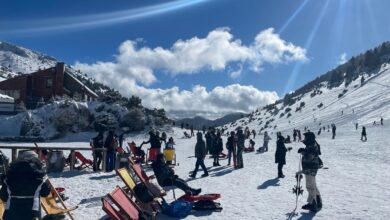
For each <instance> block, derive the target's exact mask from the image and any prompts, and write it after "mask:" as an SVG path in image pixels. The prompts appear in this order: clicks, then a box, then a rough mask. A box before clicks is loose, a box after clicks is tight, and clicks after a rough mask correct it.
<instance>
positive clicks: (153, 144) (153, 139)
mask: <svg viewBox="0 0 390 220" xmlns="http://www.w3.org/2000/svg"><path fill="white" fill-rule="evenodd" d="M149 143H150V148H158V149H161V142H160V137H159V136H158V135H156V134H154V133H153V131H149V140H148V141H144V142H142V144H141V145H144V144H149Z"/></svg>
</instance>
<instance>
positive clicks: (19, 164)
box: [0, 158, 51, 220]
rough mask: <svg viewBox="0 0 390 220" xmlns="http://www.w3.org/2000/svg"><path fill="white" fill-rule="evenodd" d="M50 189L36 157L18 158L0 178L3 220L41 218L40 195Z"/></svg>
mask: <svg viewBox="0 0 390 220" xmlns="http://www.w3.org/2000/svg"><path fill="white" fill-rule="evenodd" d="M50 191H51V188H50V184H49V183H48V182H47V177H46V174H45V171H44V169H43V165H42V163H41V162H40V161H39V160H38V158H29V159H18V160H16V161H14V162H12V163H11V165H10V167H9V170H8V172H7V174H6V175H5V177H4V178H3V179H2V187H1V190H0V199H1V200H2V201H3V202H4V203H6V205H5V212H4V215H3V220H32V219H33V218H38V219H40V218H41V204H40V197H41V196H42V197H46V196H48V195H49V193H50Z"/></svg>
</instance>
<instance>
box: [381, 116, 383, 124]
mask: <svg viewBox="0 0 390 220" xmlns="http://www.w3.org/2000/svg"><path fill="white" fill-rule="evenodd" d="M381 125H383V117H381Z"/></svg>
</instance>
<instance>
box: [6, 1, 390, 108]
mask: <svg viewBox="0 0 390 220" xmlns="http://www.w3.org/2000/svg"><path fill="white" fill-rule="evenodd" d="M388 8H390V1H387V0H291V1H290V0H289V1H286V0H272V1H268V0H243V1H238V0H176V1H156V0H154V1H152V0H143V1H141V0H139V1H137V0H132V1H125V0H123V1H109V4H108V2H107V1H103V0H83V1H75V0H67V1H57V0H43V1H39V4H37V3H36V2H35V1H7V2H3V3H2V7H1V8H0V41H7V42H10V43H14V44H17V45H20V46H23V47H26V48H30V49H33V50H37V51H40V52H44V53H46V54H49V55H51V56H54V57H56V58H58V59H60V60H63V61H65V62H66V63H68V64H71V65H75V67H77V68H79V69H81V70H83V71H85V72H87V73H88V74H90V75H91V76H93V77H95V78H97V79H98V80H101V81H103V82H105V83H107V84H109V85H111V86H113V87H116V88H117V89H118V90H119V91H121V92H122V93H124V95H129V94H136V95H139V96H141V98H143V99H144V104H145V105H147V106H149V107H152V106H153V105H154V106H157V107H165V108H167V109H168V110H171V111H172V112H173V111H174V110H177V111H193V112H202V111H204V112H209V111H210V112H212V113H216V114H222V113H225V112H230V111H233V110H241V111H248V110H252V109H254V108H255V107H256V106H260V105H264V104H267V103H269V102H272V101H273V100H274V99H275V98H277V97H282V96H283V95H284V94H285V93H286V92H289V91H291V90H294V89H297V88H299V87H300V86H302V85H304V84H305V83H307V82H308V81H310V80H312V79H314V78H315V77H316V76H319V75H321V74H323V73H325V72H326V71H328V70H330V69H332V68H334V67H335V66H337V65H338V63H339V62H341V60H345V59H349V58H350V57H351V56H353V55H357V54H359V53H361V52H364V51H365V50H367V49H370V48H373V47H375V46H377V45H379V44H381V43H382V42H383V41H386V40H389V39H390V24H389V21H390V14H389V13H388ZM259 35H260V37H259V38H260V39H259V40H255V38H256V36H259ZM256 39H257V38H256ZM197 40H199V42H198V41H197ZM194 41H195V42H194ZM216 41H218V42H216ZM180 42H182V44H180ZM219 42H221V45H219V44H218V43H219ZM275 42H276V43H275ZM198 44H199V45H200V46H197V45H198ZM121 45H122V46H121ZM174 45H175V46H174ZM215 45H219V46H215ZM120 47H121V48H122V52H119V51H118V50H119V48H120ZM156 48H157V49H156ZM175 48H176V49H175ZM199 48H203V49H205V50H206V51H208V53H206V52H205V53H201V54H198V55H196V54H197V50H198V49H199ZM273 52H274V54H269V53H273ZM302 53H303V54H302ZM183 54H185V55H183ZM194 54H195V55H194ZM165 56H166V57H165ZM341 58H344V59H341ZM165 62H166V63H165ZM141 64H142V65H141ZM181 65H183V67H181ZM112 69H115V70H112ZM216 87H217V89H216ZM274 92H276V93H274ZM232 93H233V94H232ZM251 94H252V95H251ZM276 94H277V95H276ZM198 98H199V100H196V99H198Z"/></svg>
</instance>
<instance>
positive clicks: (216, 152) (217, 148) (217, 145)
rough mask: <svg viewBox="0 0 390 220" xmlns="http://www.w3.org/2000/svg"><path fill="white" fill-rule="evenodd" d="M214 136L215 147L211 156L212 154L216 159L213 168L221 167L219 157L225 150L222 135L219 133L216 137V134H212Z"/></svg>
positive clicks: (213, 146) (211, 151) (211, 150)
mask: <svg viewBox="0 0 390 220" xmlns="http://www.w3.org/2000/svg"><path fill="white" fill-rule="evenodd" d="M212 135H213V145H212V148H211V149H210V154H212V155H213V158H214V162H213V166H221V165H220V164H219V155H220V154H221V152H222V150H223V142H222V138H221V133H219V132H218V133H217V136H215V134H214V133H212Z"/></svg>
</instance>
